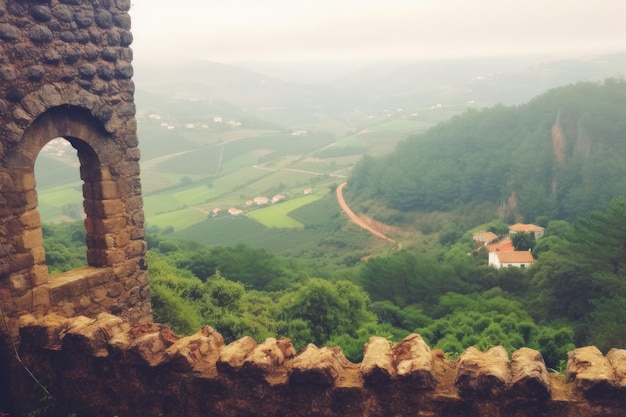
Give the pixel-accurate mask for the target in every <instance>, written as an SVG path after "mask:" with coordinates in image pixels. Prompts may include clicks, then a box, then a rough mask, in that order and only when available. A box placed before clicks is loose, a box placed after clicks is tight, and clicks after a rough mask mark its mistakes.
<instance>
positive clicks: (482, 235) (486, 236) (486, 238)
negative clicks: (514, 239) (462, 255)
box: [474, 230, 498, 243]
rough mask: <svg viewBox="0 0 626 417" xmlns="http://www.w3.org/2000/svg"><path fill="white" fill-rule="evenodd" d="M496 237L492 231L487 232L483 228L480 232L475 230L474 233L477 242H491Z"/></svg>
mask: <svg viewBox="0 0 626 417" xmlns="http://www.w3.org/2000/svg"><path fill="white" fill-rule="evenodd" d="M497 238H498V235H496V234H495V233H493V232H487V231H485V230H483V231H482V232H476V233H474V240H475V241H477V242H487V243H489V242H493V241H494V240H496V239H497Z"/></svg>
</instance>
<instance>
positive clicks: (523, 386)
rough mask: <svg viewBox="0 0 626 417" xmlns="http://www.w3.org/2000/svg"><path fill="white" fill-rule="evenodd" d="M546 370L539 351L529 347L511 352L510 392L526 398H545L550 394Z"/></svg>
mask: <svg viewBox="0 0 626 417" xmlns="http://www.w3.org/2000/svg"><path fill="white" fill-rule="evenodd" d="M550 389H551V388H550V381H549V379H548V370H547V368H546V364H545V362H544V361H543V356H541V353H540V352H538V351H536V350H534V349H529V348H521V349H518V350H516V351H515V352H513V356H512V358H511V386H510V392H511V393H512V394H514V395H515V396H516V397H519V398H525V399H527V400H532V399H538V400H545V399H546V398H548V397H549V396H550Z"/></svg>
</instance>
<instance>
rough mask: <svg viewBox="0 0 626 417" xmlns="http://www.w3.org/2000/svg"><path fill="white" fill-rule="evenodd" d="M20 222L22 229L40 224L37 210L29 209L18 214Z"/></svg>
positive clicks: (36, 226) (33, 227) (34, 227)
mask: <svg viewBox="0 0 626 417" xmlns="http://www.w3.org/2000/svg"><path fill="white" fill-rule="evenodd" d="M20 223H21V224H22V227H23V228H24V229H36V228H38V227H39V226H41V219H40V217H39V211H38V210H29V211H27V212H25V213H24V214H22V215H21V216H20Z"/></svg>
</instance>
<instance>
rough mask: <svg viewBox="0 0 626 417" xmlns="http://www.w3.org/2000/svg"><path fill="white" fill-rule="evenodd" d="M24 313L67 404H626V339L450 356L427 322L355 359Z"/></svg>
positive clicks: (68, 409)
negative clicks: (557, 360) (554, 358)
mask: <svg viewBox="0 0 626 417" xmlns="http://www.w3.org/2000/svg"><path fill="white" fill-rule="evenodd" d="M20 324H21V333H22V337H21V339H22V358H23V360H24V363H25V364H26V365H27V366H28V367H29V368H30V370H31V371H32V372H33V373H34V374H35V375H37V378H39V380H40V382H41V383H42V384H44V385H46V386H47V387H48V389H49V390H50V393H51V394H52V396H53V397H54V398H55V400H54V401H53V402H51V403H50V405H54V409H55V411H56V412H57V413H58V414H57V415H59V416H67V415H70V414H71V413H76V415H78V416H93V417H105V416H107V417H110V416H119V417H125V416H176V417H182V416H188V417H200V416H223V417H235V416H242V417H243V416H256V417H269V416H277V417H278V416H284V417H300V416H329V417H331V416H332V417H335V416H336V417H362V416H372V417H373V416H380V417H400V416H454V417H459V416H483V417H484V416H492V417H493V416H502V417H516V416H550V417H563V416H568V417H583V416H585V417H589V416H624V415H626V378H625V377H626V350H612V351H611V352H609V353H608V354H607V355H606V356H603V355H602V353H601V352H600V351H598V349H596V348H594V347H586V348H580V349H576V350H575V351H573V352H570V354H569V361H568V364H567V370H566V372H565V374H558V373H554V372H548V370H547V369H546V366H545V364H544V362H543V359H542V357H541V354H540V353H539V352H537V351H535V350H532V349H526V348H522V349H520V350H518V351H516V352H514V353H513V355H512V356H511V357H510V358H509V356H508V354H507V352H506V351H505V350H504V349H503V348H502V347H495V348H492V349H490V350H489V351H487V352H479V351H478V350H476V349H474V348H469V349H467V350H466V351H465V352H464V353H463V354H462V355H461V356H460V357H459V359H458V360H457V361H449V360H446V358H445V355H444V354H443V352H441V351H437V350H434V351H432V350H431V349H430V348H429V347H428V346H427V345H426V343H424V341H423V340H422V338H421V337H420V336H419V335H417V334H413V335H410V336H408V337H407V338H405V339H404V340H403V341H401V342H399V343H397V344H395V345H390V343H389V342H388V341H387V340H386V339H384V338H380V337H372V338H371V339H370V341H369V343H368V344H367V346H366V347H365V354H364V358H363V361H362V362H361V363H351V362H349V361H348V360H347V359H346V358H345V357H344V355H343V354H342V352H341V350H340V349H338V348H321V349H320V348H317V347H316V346H314V345H309V346H307V347H306V348H305V349H304V350H303V351H302V352H299V353H296V351H295V350H294V348H293V346H292V345H291V342H290V341H289V340H286V339H283V340H276V339H273V338H269V339H267V340H266V341H265V342H263V343H261V344H258V343H256V342H255V341H254V340H252V339H251V338H249V337H244V338H243V339H240V340H237V341H235V342H233V343H231V344H229V345H225V344H224V341H223V339H222V337H221V336H220V335H219V334H218V333H216V332H215V331H214V330H213V329H212V328H210V327H208V326H205V327H204V328H202V329H201V330H200V331H198V332H197V333H196V334H194V335H192V336H188V337H180V336H177V335H175V334H173V333H172V332H171V330H169V328H167V327H166V326H162V325H157V324H151V323H143V324H139V325H136V326H131V325H130V324H128V323H127V322H125V321H124V320H122V319H120V318H119V317H116V316H112V315H109V314H105V313H103V314H100V315H99V316H98V317H97V318H95V319H89V318H86V317H76V318H72V319H67V318H63V317H59V316H55V315H51V316H47V317H43V318H39V319H37V318H35V317H33V316H31V315H28V316H24V317H22V319H21V323H20ZM12 372H13V376H14V378H13V382H12V383H11V386H12V387H13V388H14V389H15V390H17V391H20V390H22V389H24V388H28V387H30V390H31V392H32V391H33V388H32V386H33V383H32V381H31V380H29V379H28V376H27V375H26V372H25V371H24V369H20V368H19V367H16V368H15V369H13V371H12ZM16 381H18V382H16ZM19 381H22V382H21V383H20V382H19ZM34 392H35V395H34V397H33V399H32V401H29V402H24V399H25V398H27V394H26V393H24V392H16V393H14V395H13V397H14V398H19V399H20V401H19V404H13V406H14V409H13V410H12V412H13V413H15V414H16V415H18V414H19V415H23V414H26V413H27V412H29V411H30V410H32V407H33V404H38V403H37V395H38V396H39V398H41V396H42V394H41V390H37V389H35V391H34ZM0 411H2V410H0ZM11 415H13V414H11Z"/></svg>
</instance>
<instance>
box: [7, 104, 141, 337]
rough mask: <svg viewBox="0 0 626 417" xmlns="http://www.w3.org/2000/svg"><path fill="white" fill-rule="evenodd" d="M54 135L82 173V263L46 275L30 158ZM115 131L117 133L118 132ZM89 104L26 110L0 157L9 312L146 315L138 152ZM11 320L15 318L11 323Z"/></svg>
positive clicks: (34, 159) (129, 316)
mask: <svg viewBox="0 0 626 417" xmlns="http://www.w3.org/2000/svg"><path fill="white" fill-rule="evenodd" d="M57 137H62V138H64V139H65V140H67V141H68V142H69V143H70V144H71V145H72V146H73V147H74V148H75V149H76V150H77V157H78V160H79V162H80V177H81V179H82V181H83V207H84V211H85V215H86V218H85V221H84V223H85V231H86V244H87V264H88V265H87V266H85V267H82V268H79V269H77V270H72V271H68V272H66V273H63V274H59V275H56V276H50V275H49V273H48V268H47V265H46V263H45V249H44V247H43V237H42V232H41V221H40V216H39V212H38V210H37V206H38V199H37V190H36V181H35V173H34V166H35V161H36V159H37V157H38V156H39V153H40V151H41V149H42V148H43V147H44V146H45V145H46V144H47V143H48V142H49V141H50V140H52V139H54V138H57ZM122 139H123V138H122ZM133 149H134V148H133V147H132V146H130V147H129V146H128V144H127V143H126V142H125V141H124V140H121V139H120V138H118V137H117V136H116V134H115V133H111V132H109V131H108V130H107V129H106V127H105V124H104V123H103V122H102V121H101V120H100V119H98V118H97V117H95V116H94V115H93V113H92V110H91V109H87V108H85V107H81V106H75V105H70V104H64V105H58V106H54V107H51V108H49V109H47V110H45V111H44V112H43V113H42V114H40V115H39V116H38V117H36V118H34V119H33V120H32V122H31V123H30V124H29V126H28V127H27V128H26V129H25V130H24V131H23V135H22V136H21V137H20V138H18V140H17V141H14V142H13V145H12V146H11V147H9V148H8V152H5V154H4V155H3V156H2V158H1V159H2V165H0V203H1V204H0V295H2V297H0V298H2V299H3V300H4V301H5V302H6V301H9V304H8V306H3V309H4V310H6V311H7V315H8V316H9V317H16V316H18V315H19V314H23V313H25V312H30V313H35V314H37V313H39V314H45V313H49V312H56V313H59V314H61V315H64V316H67V317H71V316H74V315H77V314H83V315H87V316H95V315H97V314H99V313H101V312H110V313H114V314H117V315H121V316H125V317H127V318H128V319H130V321H135V322H136V321H138V320H141V319H145V318H149V317H150V301H149V290H148V277H147V271H146V262H145V260H144V255H145V252H146V244H145V242H144V240H143V236H144V235H143V211H142V204H143V203H142V198H141V188H140V186H139V162H138V161H139V156H138V153H137V152H134V151H133ZM13 325H14V326H15V325H16V323H13Z"/></svg>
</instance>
